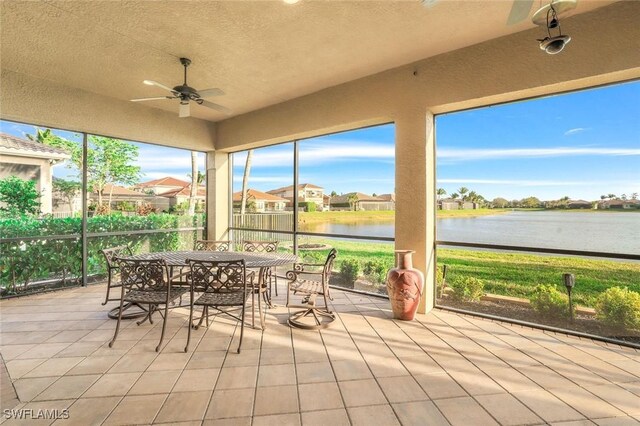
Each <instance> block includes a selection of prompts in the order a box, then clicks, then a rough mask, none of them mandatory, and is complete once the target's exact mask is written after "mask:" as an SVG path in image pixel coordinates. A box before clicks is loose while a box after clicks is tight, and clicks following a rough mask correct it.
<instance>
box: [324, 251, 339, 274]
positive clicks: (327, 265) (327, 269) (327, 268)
mask: <svg viewBox="0 0 640 426" xmlns="http://www.w3.org/2000/svg"><path fill="white" fill-rule="evenodd" d="M337 256H338V251H337V250H336V249H331V251H330V252H329V254H328V255H327V260H326V261H325V262H324V267H323V268H322V273H323V275H324V277H325V278H326V279H327V280H328V279H329V277H330V276H331V271H332V270H333V263H334V262H335V260H336V257H337Z"/></svg>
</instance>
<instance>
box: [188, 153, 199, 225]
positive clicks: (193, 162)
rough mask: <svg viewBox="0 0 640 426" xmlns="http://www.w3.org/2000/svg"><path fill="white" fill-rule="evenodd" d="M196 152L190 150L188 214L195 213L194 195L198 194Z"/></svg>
mask: <svg viewBox="0 0 640 426" xmlns="http://www.w3.org/2000/svg"><path fill="white" fill-rule="evenodd" d="M198 173H199V172H198V153H197V152H196V151H191V192H189V211H188V215H189V216H193V215H194V214H195V213H196V197H197V196H198Z"/></svg>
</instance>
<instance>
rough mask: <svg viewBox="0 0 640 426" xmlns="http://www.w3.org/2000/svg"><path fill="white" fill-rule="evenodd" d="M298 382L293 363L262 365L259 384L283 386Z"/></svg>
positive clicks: (259, 372) (260, 385)
mask: <svg viewBox="0 0 640 426" xmlns="http://www.w3.org/2000/svg"><path fill="white" fill-rule="evenodd" d="M295 384H296V368H295V365H293V364H278V365H261V366H260V369H259V371H258V386H259V387H262V386H282V385H295Z"/></svg>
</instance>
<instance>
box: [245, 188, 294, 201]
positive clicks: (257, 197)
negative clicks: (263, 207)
mask: <svg viewBox="0 0 640 426" xmlns="http://www.w3.org/2000/svg"><path fill="white" fill-rule="evenodd" d="M241 200H242V191H238V192H234V193H233V201H234V202H236V201H241ZM247 200H249V201H281V202H283V203H286V202H287V201H288V200H287V199H286V198H282V197H278V196H276V195H272V194H268V193H266V192H262V191H258V190H257V189H247Z"/></svg>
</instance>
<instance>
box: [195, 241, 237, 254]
mask: <svg viewBox="0 0 640 426" xmlns="http://www.w3.org/2000/svg"><path fill="white" fill-rule="evenodd" d="M230 247H231V241H228V240H226V241H215V240H198V241H196V246H195V248H196V250H198V251H229V249H230Z"/></svg>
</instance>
